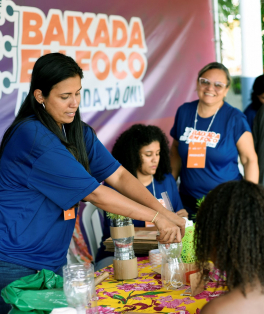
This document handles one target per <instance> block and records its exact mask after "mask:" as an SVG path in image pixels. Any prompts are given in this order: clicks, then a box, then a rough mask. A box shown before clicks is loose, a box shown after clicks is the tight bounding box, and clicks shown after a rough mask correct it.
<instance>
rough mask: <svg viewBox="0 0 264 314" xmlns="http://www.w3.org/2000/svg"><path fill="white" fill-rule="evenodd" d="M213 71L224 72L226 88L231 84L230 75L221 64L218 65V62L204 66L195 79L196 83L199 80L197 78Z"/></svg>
mask: <svg viewBox="0 0 264 314" xmlns="http://www.w3.org/2000/svg"><path fill="white" fill-rule="evenodd" d="M213 69H218V70H222V71H224V72H225V75H226V80H227V85H226V87H228V86H230V84H231V76H230V73H229V71H228V69H227V68H226V67H225V66H224V65H223V64H222V63H219V62H211V63H209V64H207V65H206V66H204V67H203V68H202V69H201V70H200V71H199V73H198V78H197V81H198V80H199V78H200V77H201V76H202V75H203V74H204V73H205V72H207V71H209V70H213Z"/></svg>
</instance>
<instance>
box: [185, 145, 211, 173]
mask: <svg viewBox="0 0 264 314" xmlns="http://www.w3.org/2000/svg"><path fill="white" fill-rule="evenodd" d="M205 157H206V143H205V142H202V143H198V142H190V143H189V148H188V158H187V168H204V167H205Z"/></svg>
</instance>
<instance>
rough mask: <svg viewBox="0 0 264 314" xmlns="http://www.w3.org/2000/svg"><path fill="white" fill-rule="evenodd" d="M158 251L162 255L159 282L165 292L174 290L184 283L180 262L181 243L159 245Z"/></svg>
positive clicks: (182, 267) (183, 271) (182, 268)
mask: <svg viewBox="0 0 264 314" xmlns="http://www.w3.org/2000/svg"><path fill="white" fill-rule="evenodd" d="M159 250H160V253H161V255H162V264H161V280H162V285H163V287H164V288H165V289H167V290H175V289H178V288H180V287H181V286H183V285H184V284H185V282H186V279H185V267H184V264H183V262H182V260H181V251H182V243H181V242H180V243H171V244H161V243H159Z"/></svg>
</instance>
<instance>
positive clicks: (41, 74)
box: [0, 53, 89, 170]
mask: <svg viewBox="0 0 264 314" xmlns="http://www.w3.org/2000/svg"><path fill="white" fill-rule="evenodd" d="M76 76H79V77H80V78H83V72H82V69H81V68H80V67H79V66H78V64H77V63H76V62H75V61H74V60H73V59H72V58H71V57H68V56H65V55H63V54H61V53H50V54H46V55H44V56H42V57H40V58H39V59H38V60H37V61H36V63H35V65H34V67H33V71H32V77H31V84H30V89H29V93H28V95H27V97H26V99H25V100H24V102H23V104H22V106H21V108H20V110H19V112H18V114H17V116H16V118H15V120H14V121H13V123H12V124H11V126H10V127H9V128H8V129H7V131H6V132H5V134H4V136H3V140H2V142H1V146H0V158H1V156H2V154H3V151H4V148H5V146H6V144H7V143H8V141H9V140H10V138H11V136H12V135H13V133H14V131H15V130H16V129H17V127H18V126H19V125H21V124H22V123H25V122H27V121H29V120H31V119H36V118H37V119H38V120H39V121H40V122H41V123H42V124H43V125H44V126H45V127H46V128H48V129H49V130H50V131H51V132H53V133H54V134H55V135H57V136H58V138H59V139H60V141H61V143H62V144H63V145H64V146H65V147H66V148H67V149H68V150H69V151H70V152H71V153H72V154H73V155H74V156H75V158H76V159H77V160H78V161H79V162H80V163H81V164H82V165H83V166H84V167H85V169H87V170H89V163H88V157H87V153H86V149H85V143H84V140H83V130H82V129H83V127H82V126H83V122H82V121H81V117H80V111H79V108H78V110H77V112H76V114H75V117H74V120H73V122H72V123H70V124H66V125H65V130H66V133H67V139H65V137H64V135H63V134H62V131H61V129H60V128H59V126H58V124H57V123H56V121H55V120H54V119H53V117H52V116H51V115H49V114H48V112H47V111H46V110H45V109H44V108H43V106H42V105H41V104H39V103H38V102H37V101H36V99H35V97H34V91H35V90H36V89H40V90H41V91H42V95H43V96H44V97H48V96H49V94H50V91H51V90H52V88H53V87H54V85H56V84H58V83H59V82H61V81H63V80H66V79H68V78H70V77H76Z"/></svg>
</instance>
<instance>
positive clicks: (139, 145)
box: [96, 124, 188, 267]
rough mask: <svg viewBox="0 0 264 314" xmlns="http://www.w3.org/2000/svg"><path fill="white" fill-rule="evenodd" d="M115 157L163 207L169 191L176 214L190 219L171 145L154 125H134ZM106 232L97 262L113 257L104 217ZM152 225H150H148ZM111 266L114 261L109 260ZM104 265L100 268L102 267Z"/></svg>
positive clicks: (136, 222)
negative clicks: (174, 169) (107, 247)
mask: <svg viewBox="0 0 264 314" xmlns="http://www.w3.org/2000/svg"><path fill="white" fill-rule="evenodd" d="M112 155H113V156H114V158H116V160H118V161H119V162H120V163H121V164H122V166H123V167H124V168H125V169H127V170H128V171H129V172H130V173H131V174H132V175H133V176H134V177H136V178H138V180H139V181H140V182H141V183H142V184H143V185H144V186H145V187H146V188H147V189H148V190H149V191H150V192H151V193H152V194H153V195H154V196H155V197H156V198H157V199H158V200H159V201H160V202H161V203H162V201H163V200H162V196H161V193H162V192H165V191H167V192H168V195H169V198H170V200H171V203H172V207H173V210H174V211H175V212H177V214H178V215H179V216H181V217H188V213H187V211H186V210H185V209H183V205H182V202H181V199H180V196H179V193H178V189H177V185H176V182H175V180H174V178H173V176H172V174H171V166H170V158H169V142H168V139H167V137H166V135H165V134H164V133H163V132H162V130H161V129H160V128H159V127H157V126H154V125H144V124H134V125H133V126H131V127H130V128H129V129H128V130H126V131H124V132H123V133H122V134H121V135H120V136H119V137H118V139H117V140H116V143H115V144H114V147H113V150H112ZM104 218H105V219H104V230H103V239H102V242H101V247H100V248H99V250H98V253H97V257H96V262H99V261H100V260H102V259H103V258H105V257H107V256H110V255H113V253H109V252H104V249H105V246H104V245H103V241H104V240H105V239H107V238H109V237H110V231H109V226H110V221H109V219H108V218H107V217H106V215H105V214H104ZM133 223H134V226H135V227H145V222H141V221H139V220H133ZM146 225H149V223H146ZM109 263H111V260H110V259H109ZM101 266H102V267H103V266H105V264H102V265H101V264H100V267H101Z"/></svg>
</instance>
